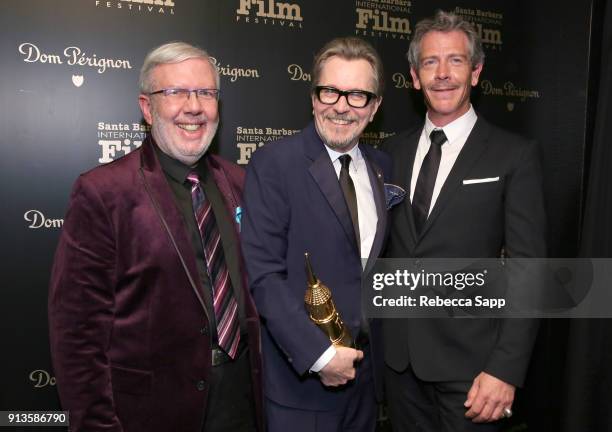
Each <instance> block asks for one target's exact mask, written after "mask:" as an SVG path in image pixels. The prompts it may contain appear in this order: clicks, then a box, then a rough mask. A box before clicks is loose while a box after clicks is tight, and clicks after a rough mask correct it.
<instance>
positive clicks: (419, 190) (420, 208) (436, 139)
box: [412, 129, 446, 233]
mask: <svg viewBox="0 0 612 432" xmlns="http://www.w3.org/2000/svg"><path fill="white" fill-rule="evenodd" d="M429 139H430V140H431V145H430V146H429V151H428V152H427V154H426V155H425V159H423V164H422V165H421V170H420V171H419V177H418V178H417V182H416V187H415V188H414V195H413V197H412V213H413V215H414V225H415V227H416V229H417V233H420V232H421V229H423V225H425V221H426V220H427V215H428V214H429V207H430V205H431V196H432V194H433V189H434V185H435V184H436V177H437V176H438V168H439V167H440V157H441V156H442V144H444V142H445V141H446V135H444V131H443V130H442V129H436V130H434V131H432V132H431V134H430V135H429Z"/></svg>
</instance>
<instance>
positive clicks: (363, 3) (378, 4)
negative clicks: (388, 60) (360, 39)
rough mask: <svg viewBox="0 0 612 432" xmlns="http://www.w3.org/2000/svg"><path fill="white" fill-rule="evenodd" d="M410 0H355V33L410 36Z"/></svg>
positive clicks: (397, 37) (403, 38)
mask: <svg viewBox="0 0 612 432" xmlns="http://www.w3.org/2000/svg"><path fill="white" fill-rule="evenodd" d="M411 6H412V2H411V1H410V0H356V1H355V16H356V22H355V35H356V36H369V37H377V38H386V39H400V40H406V39H408V38H409V37H410V33H412V29H411V26H410V19H409V18H408V17H409V15H410V8H411Z"/></svg>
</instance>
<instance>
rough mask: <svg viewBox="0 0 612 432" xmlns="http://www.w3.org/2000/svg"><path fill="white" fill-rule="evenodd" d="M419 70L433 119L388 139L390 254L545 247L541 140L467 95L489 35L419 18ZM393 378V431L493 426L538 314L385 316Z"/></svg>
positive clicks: (452, 254)
mask: <svg viewBox="0 0 612 432" xmlns="http://www.w3.org/2000/svg"><path fill="white" fill-rule="evenodd" d="M408 59H409V62H410V73H411V75H412V79H413V82H414V87H415V88H416V89H417V90H422V91H423V95H424V97H425V103H426V105H427V117H426V119H425V123H424V125H422V126H420V127H418V128H417V129H414V130H412V131H408V132H404V133H402V134H399V135H397V136H395V137H393V138H391V139H390V140H389V141H388V142H387V143H386V144H385V149H386V150H387V151H388V152H389V153H390V154H391V156H392V157H393V161H394V162H393V163H394V165H393V173H394V182H395V183H397V184H399V185H400V186H402V187H403V188H404V189H405V190H406V193H407V197H406V199H405V200H404V201H403V202H402V203H401V204H400V205H397V206H396V207H394V208H393V210H392V211H391V215H390V217H391V233H390V237H389V243H388V247H387V253H386V256H387V257H392V258H400V257H410V258H416V257H418V258H461V257H470V258H495V257H500V255H501V254H502V250H503V251H504V254H505V256H508V257H511V258H516V257H544V256H545V254H546V244H545V214H544V206H543V197H542V179H541V170H540V165H539V161H538V155H537V149H536V146H535V145H534V144H533V143H530V142H527V141H525V140H524V139H522V138H520V137H518V136H516V135H513V134H510V133H508V132H505V131H502V130H500V129H498V128H496V127H494V126H492V125H491V124H489V123H487V122H486V121H485V120H484V119H483V118H482V116H480V115H477V114H476V112H475V111H474V109H473V107H472V105H471V103H470V91H471V87H472V86H476V85H477V83H478V79H479V76H480V73H481V71H482V68H483V62H484V53H483V50H482V45H481V41H480V38H479V36H478V34H477V33H476V31H475V30H474V29H473V27H472V26H471V24H469V23H468V22H466V21H464V20H463V19H461V18H460V17H458V16H456V15H454V14H450V13H445V12H442V11H440V12H438V13H437V14H436V15H435V16H434V17H432V18H430V19H425V20H423V21H421V22H420V23H419V24H418V25H417V26H416V28H415V32H414V35H413V40H412V42H411V44H410V49H409V52H408ZM384 327H385V328H384V334H385V360H386V364H387V369H386V379H385V382H386V385H387V391H388V400H389V408H390V415H391V420H392V423H393V427H394V430H398V431H405V430H415V431H416V430H418V431H432V432H433V431H435V432H440V431H452V432H457V431H485V430H486V431H493V430H499V428H500V426H501V424H500V423H501V422H499V421H498V420H500V419H502V418H503V417H509V416H511V415H512V410H511V407H512V403H513V401H514V394H515V388H516V387H517V386H520V385H522V383H523V380H524V377H525V372H526V369H527V366H528V363H529V358H530V356H531V350H532V347H533V341H534V338H535V334H536V330H537V323H536V322H535V321H533V320H531V321H530V320H517V319H514V320H513V319H464V320H457V319H455V320H453V319H418V320H415V319H413V320H399V319H395V320H391V319H390V320H386V322H385V325H384Z"/></svg>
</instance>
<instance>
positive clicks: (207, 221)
mask: <svg viewBox="0 0 612 432" xmlns="http://www.w3.org/2000/svg"><path fill="white" fill-rule="evenodd" d="M187 180H188V181H189V182H190V183H191V200H192V202H193V211H194V213H195V218H196V222H197V223H198V229H199V231H200V235H201V237H202V246H203V247H204V257H205V259H206V267H207V270H208V277H209V278H210V281H211V285H212V290H213V296H212V297H213V308H214V310H215V319H216V321H217V336H218V339H219V347H220V348H221V349H222V350H223V351H225V352H226V353H227V354H228V355H229V356H230V357H231V358H235V356H236V353H237V352H238V343H239V342H240V326H239V322H238V303H237V302H236V298H235V296H234V291H233V289H232V281H231V280H230V277H229V272H228V270H227V265H226V263H225V255H224V253H223V245H222V244H221V235H220V234H219V228H218V227H217V221H216V220H215V214H214V212H213V209H212V206H211V205H210V201H209V200H207V199H206V196H205V195H204V190H203V189H202V186H201V185H200V179H199V177H198V174H197V173H195V172H191V173H189V175H188V176H187Z"/></svg>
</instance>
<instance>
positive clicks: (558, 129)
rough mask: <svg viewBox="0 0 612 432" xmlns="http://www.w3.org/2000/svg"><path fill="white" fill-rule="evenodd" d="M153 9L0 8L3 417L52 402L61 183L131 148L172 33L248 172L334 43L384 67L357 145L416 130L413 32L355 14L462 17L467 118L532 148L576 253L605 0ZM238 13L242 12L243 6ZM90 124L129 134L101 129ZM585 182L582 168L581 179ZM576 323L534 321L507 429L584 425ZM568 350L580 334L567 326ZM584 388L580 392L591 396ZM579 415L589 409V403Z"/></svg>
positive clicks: (206, 1) (559, 251)
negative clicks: (73, 61)
mask: <svg viewBox="0 0 612 432" xmlns="http://www.w3.org/2000/svg"><path fill="white" fill-rule="evenodd" d="M165 1H166V5H165V6H164V5H161V6H160V5H157V6H156V5H146V4H139V3H133V2H131V1H128V0H112V1H96V0H53V1H51V0H38V1H37V0H2V3H1V5H0V59H1V60H0V98H1V99H0V100H1V101H2V103H1V106H0V131H1V134H0V148H1V149H2V152H3V157H2V158H1V159H0V173H1V174H0V175H1V176H2V181H1V182H0V198H1V201H0V205H1V206H2V210H1V211H0V227H1V230H2V231H1V234H2V237H1V239H2V242H3V247H1V248H0V263H1V266H2V267H1V268H2V281H3V289H2V295H1V299H2V300H1V301H0V320H1V321H0V330H1V331H2V334H3V335H4V337H3V344H2V345H3V346H2V350H1V353H2V354H1V355H0V358H1V366H0V380H1V381H0V410H9V409H11V410H54V409H59V402H58V399H57V395H56V389H55V381H54V378H53V368H52V365H51V362H50V357H49V352H48V336H47V311H46V308H47V284H48V278H49V270H50V267H51V263H52V260H53V253H54V250H55V245H56V242H57V239H58V236H59V234H60V230H61V223H62V218H63V215H64V212H65V210H66V205H67V201H68V196H69V193H70V189H71V186H72V183H73V182H74V180H75V179H76V177H77V175H78V174H79V173H81V172H83V171H85V170H88V169H90V168H93V167H95V166H96V165H99V164H100V163H102V162H108V161H109V160H110V159H112V158H117V157H120V156H122V155H123V154H125V152H126V151H129V150H131V149H134V148H136V146H137V145H139V141H141V140H142V137H143V132H142V131H140V130H138V129H139V126H138V124H140V123H141V122H142V117H141V115H140V111H139V108H138V104H137V96H138V88H137V78H138V72H139V68H140V66H141V64H142V60H143V58H144V56H145V54H146V52H147V51H149V50H150V49H151V48H153V47H155V46H157V45H159V44H162V43H165V42H168V41H171V40H184V41H187V42H190V43H193V44H196V45H199V46H201V47H202V48H205V49H206V50H208V51H209V52H210V54H211V55H212V56H213V57H215V58H216V59H217V66H219V67H220V68H221V74H222V85H221V125H220V127H219V132H218V135H217V138H216V140H215V145H214V150H215V151H217V152H218V153H220V154H221V155H223V156H225V157H226V158H228V159H230V160H232V161H234V162H237V163H240V164H246V163H248V159H249V157H250V154H251V152H252V151H255V149H256V148H257V146H259V145H265V143H266V142H269V141H270V140H272V139H277V138H280V137H282V136H283V134H287V133H292V131H296V130H299V129H301V128H302V127H304V126H305V124H306V123H307V122H308V121H309V120H310V118H311V110H312V108H311V106H310V100H309V87H310V81H309V74H310V68H311V63H312V58H313V55H314V54H315V52H316V51H317V50H318V49H319V48H320V47H321V46H322V45H323V44H324V43H325V42H326V41H328V40H330V39H331V38H333V37H336V36H345V35H357V36H360V37H363V38H364V39H367V40H369V41H370V42H371V43H373V44H374V46H375V47H376V48H377V49H378V50H379V52H380V54H381V56H382V58H383V62H384V65H385V74H384V78H385V81H386V90H385V93H384V101H383V105H382V110H381V111H379V114H378V115H377V118H376V120H375V121H374V123H373V124H371V125H370V127H369V128H368V130H367V132H366V134H365V136H364V138H363V139H364V140H366V141H367V142H369V143H371V144H373V145H378V144H379V143H380V142H381V141H382V139H383V138H384V137H385V136H388V135H390V134H393V133H397V132H399V131H401V130H403V129H406V128H407V127H409V126H410V125H412V124H414V123H417V122H420V121H422V114H423V113H424V107H423V104H422V97H421V95H420V94H419V93H418V92H416V91H414V90H413V89H412V88H411V82H410V74H409V71H408V62H407V60H406V58H405V52H406V51H407V48H408V44H409V41H410V33H401V32H399V33H398V32H394V31H390V30H375V29H373V28H372V27H373V26H374V22H373V21H371V20H370V21H369V22H368V23H366V26H365V27H366V28H365V29H364V28H361V27H359V25H360V23H359V13H358V11H357V10H358V9H364V10H369V11H370V13H371V14H372V15H376V16H378V17H379V18H380V21H379V23H380V26H381V27H385V26H384V23H383V19H382V17H383V16H384V13H387V14H388V15H389V16H391V17H396V18H401V19H404V20H407V22H408V29H409V31H412V29H413V27H414V26H415V25H416V23H417V21H418V20H419V19H421V18H423V17H425V16H429V15H431V14H432V13H433V12H434V11H435V10H436V9H439V8H440V9H445V10H450V11H455V12H457V13H460V14H462V15H464V16H465V17H466V18H468V19H469V20H471V21H473V22H474V23H475V24H476V25H478V26H479V27H480V28H481V32H482V35H483V38H484V41H485V52H486V60H485V67H484V71H483V73H482V75H481V84H480V85H479V87H478V88H476V89H475V90H474V92H473V101H474V105H475V108H476V109H477V111H478V112H479V113H481V114H483V115H484V116H486V117H487V119H488V120H490V121H491V122H493V123H496V124H498V125H500V126H502V127H505V128H508V129H511V130H513V131H515V132H518V133H520V134H522V135H524V136H526V137H528V138H531V139H535V140H536V141H537V142H538V143H539V145H540V148H541V151H542V155H543V162H544V169H545V189H546V200H547V202H546V206H547V210H548V214H549V233H548V234H549V235H548V238H549V244H550V255H551V256H555V257H571V256H575V255H576V254H578V251H579V247H580V237H581V218H582V213H583V209H584V206H583V202H584V201H585V197H586V196H587V195H586V192H585V181H584V179H586V178H588V177H587V176H586V174H585V173H586V172H588V169H587V168H588V166H589V164H590V162H591V161H592V160H597V161H600V159H599V156H598V154H595V153H592V151H593V150H592V149H593V148H595V147H596V146H595V147H594V146H593V140H595V138H596V135H597V134H595V133H594V132H593V131H594V130H596V129H594V128H595V125H596V124H601V123H602V120H601V115H602V114H601V113H602V112H604V111H603V110H602V109H599V112H598V109H597V108H598V107H599V106H600V105H601V101H600V102H599V105H598V95H599V94H600V86H601V83H602V80H603V78H602V77H604V78H605V77H607V75H606V72H605V71H604V72H603V75H602V72H601V71H602V70H604V68H603V66H602V64H601V62H602V57H604V58H605V56H604V54H605V53H606V52H607V51H606V50H607V49H608V47H609V41H607V39H604V37H603V34H604V27H605V25H604V16H605V12H606V5H607V2H606V0H591V1H588V0H584V1H576V2H571V3H564V2H552V1H526V0H516V1H510V0H507V1H503V0H498V1H490V0H466V1H460V0H456V1H444V0H438V1H435V2H433V1H429V0H406V1H404V4H403V6H401V7H396V6H393V7H392V8H391V10H388V9H386V8H388V7H389V6H388V5H387V4H385V3H381V2H380V1H378V2H377V1H374V0H370V1H362V0H336V1H328V0H283V1H279V0H276V3H286V4H289V5H292V6H295V9H294V10H293V11H294V14H293V15H291V14H290V16H287V17H273V18H271V17H263V16H257V14H258V7H259V6H258V4H257V3H255V1H254V0H253V4H252V5H251V2H250V1H248V0H172V1H168V0H165ZM247 5H250V10H246V14H243V13H241V9H244V8H245V7H246V6H247ZM261 5H262V6H263V7H264V10H263V11H261V12H263V13H264V14H268V15H270V11H269V10H268V7H269V1H268V0H266V1H265V2H262V4H261ZM130 6H131V9H130ZM246 9H248V7H247V8H246ZM609 9H610V7H608V15H610V13H609ZM377 11H378V12H377ZM275 12H278V9H277V10H276V11H275ZM387 27H388V26H387ZM400 30H401V29H400ZM609 33H610V32H609V31H608V34H609ZM602 41H603V42H602ZM24 43H30V44H33V45H35V46H36V47H37V48H38V49H39V51H40V53H41V54H45V55H46V57H45V56H44V55H41V57H40V58H39V59H38V61H27V60H33V59H32V58H30V59H28V58H27V56H26V55H24V54H22V53H20V51H19V47H20V46H21V45H22V44H24ZM71 46H76V47H79V48H80V50H81V51H82V52H83V53H84V54H85V56H86V57H89V58H93V59H94V60H90V61H93V62H94V63H95V62H96V61H98V62H99V61H100V59H113V60H123V64H124V66H125V67H123V68H111V67H107V68H106V70H105V71H104V72H103V73H100V72H99V71H98V67H92V66H87V65H70V64H69V63H68V60H69V58H68V57H66V56H65V55H64V50H65V49H66V48H67V47H71ZM94 55H95V57H94ZM43 60H47V61H46V62H45V61H43ZM53 61H54V62H55V63H54V62H53ZM60 63H61V64H60ZM79 76H82V77H83V78H82V84H81V85H80V86H77V85H75V84H74V82H76V83H77V84H78V83H79V78H78V77H79ZM512 89H514V91H513V90H512ZM598 115H599V116H598ZM598 119H599V120H598ZM598 122H599V123H598ZM603 123H605V122H603ZM99 124H102V125H104V124H108V125H110V128H113V127H116V128H118V125H125V126H126V127H127V128H128V129H129V130H127V131H115V135H114V136H110V137H109V136H103V135H101V134H100V132H101V131H100V130H99ZM113 125H114V126H113ZM249 129H250V130H249ZM600 138H601V137H600ZM105 140H111V141H112V140H114V141H118V142H117V143H113V144H112V146H119V147H123V150H120V149H116V150H115V155H114V156H113V157H110V158H105V157H103V152H104V149H105V146H106V148H107V149H108V148H109V144H108V143H106V144H105V143H104V142H103V141H105ZM609 167H610V165H607V166H605V165H604V167H603V168H600V171H603V172H607V171H609V169H607V168H609ZM608 176H609V174H608ZM597 182H598V178H595V179H593V177H592V176H591V179H590V180H589V184H596V183H597ZM593 200H595V202H597V199H596V198H593V199H591V201H593ZM35 215H36V216H35ZM457 223H460V221H458V222H457ZM583 253H586V256H588V252H584V251H583ZM604 255H605V254H604ZM571 328H572V323H570V322H568V321H562V320H553V321H545V322H544V323H543V326H542V330H541V334H540V337H539V338H538V342H537V346H536V351H535V354H534V359H533V362H532V367H531V369H530V377H529V380H528V383H527V388H526V389H525V390H524V391H522V392H521V393H520V394H519V400H518V401H517V404H516V408H515V411H516V415H515V417H514V418H513V419H512V422H511V423H509V424H508V430H514V431H519V430H529V431H532V430H533V431H536V430H537V431H547V430H551V431H552V430H559V428H560V427H561V426H560V425H561V423H562V422H565V420H563V419H566V420H567V418H568V417H569V418H570V419H571V421H570V423H572V422H573V423H572V424H582V423H581V420H580V417H579V418H578V420H576V418H575V417H572V415H571V412H572V411H571V409H572V408H571V407H569V408H568V406H572V403H570V402H571V398H570V397H569V396H568V394H567V392H570V391H573V390H568V387H567V382H568V380H569V381H571V379H570V378H571V374H568V368H569V367H568V363H567V353H568V352H569V351H572V350H573V347H575V345H573V344H572V340H574V339H576V335H575V333H576V330H575V329H574V330H572V329H571ZM572 332H573V333H572ZM570 333H571V334H573V335H574V336H573V338H574V339H572V337H568V334H570ZM570 336H571V335H570ZM578 340H581V341H582V340H584V339H583V338H582V337H581V336H580V333H579V336H578ZM568 341H569V342H568ZM584 349H587V348H584ZM572 352H574V351H572ZM574 353H575V352H574ZM570 357H571V356H570ZM570 360H571V359H570ZM580 361H585V360H584V359H582V360H580ZM598 361H599V360H598ZM591 378H592V377H591ZM583 391H584V392H585V394H589V390H588V388H587V389H583ZM564 392H565V393H564ZM563 395H565V396H563ZM568 401H569V402H568ZM606 403H607V404H608V405H612V402H606ZM568 410H569V411H568ZM577 415H579V416H588V411H580V413H579V414H577ZM382 417H384V411H383V413H382ZM564 424H565V423H564ZM382 427H383V428H384V427H385V426H384V425H383V426H382ZM37 430H42V429H37ZM54 430H57V429H54ZM567 430H585V431H586V430H602V429H590V428H589V427H585V428H584V429H582V428H580V429H575V428H574V426H572V428H570V429H567Z"/></svg>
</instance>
